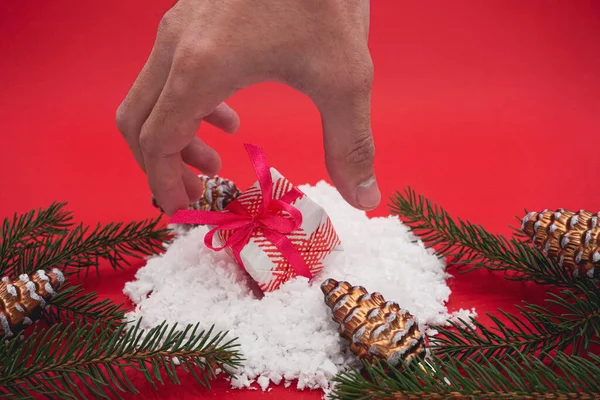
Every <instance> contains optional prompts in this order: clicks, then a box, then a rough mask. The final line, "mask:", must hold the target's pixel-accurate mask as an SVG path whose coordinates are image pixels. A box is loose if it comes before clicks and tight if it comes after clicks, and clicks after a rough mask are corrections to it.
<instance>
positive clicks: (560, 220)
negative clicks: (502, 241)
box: [521, 208, 600, 278]
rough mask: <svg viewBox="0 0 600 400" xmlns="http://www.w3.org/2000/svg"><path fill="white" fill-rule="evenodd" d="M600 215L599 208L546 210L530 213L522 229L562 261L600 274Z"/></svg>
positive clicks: (576, 270)
mask: <svg viewBox="0 0 600 400" xmlns="http://www.w3.org/2000/svg"><path fill="white" fill-rule="evenodd" d="M599 219H600V212H599V213H596V214H593V213H591V212H588V211H585V210H580V211H579V212H577V213H574V212H572V211H567V210H564V209H562V208H561V209H558V210H556V211H548V210H544V211H542V212H541V213H536V212H530V213H529V214H527V215H526V216H525V218H523V224H522V225H521V230H522V231H523V232H524V233H525V234H526V235H527V236H529V237H530V238H531V239H532V241H533V243H534V244H535V245H536V246H537V247H539V248H540V249H542V251H543V252H544V253H545V254H549V255H550V256H552V257H555V258H556V259H558V262H559V265H561V266H564V267H566V268H569V269H571V270H572V271H573V273H574V274H575V275H580V274H583V275H587V276H588V277H590V278H593V277H598V276H599V275H600V226H599Z"/></svg>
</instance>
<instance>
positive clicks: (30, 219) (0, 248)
mask: <svg viewBox="0 0 600 400" xmlns="http://www.w3.org/2000/svg"><path fill="white" fill-rule="evenodd" d="M65 205H66V203H52V204H51V205H50V206H49V207H47V208H40V209H38V210H37V212H36V210H31V211H29V212H27V213H25V214H21V215H18V214H16V213H15V215H14V216H13V218H12V220H11V219H9V218H8V217H6V218H4V221H3V223H2V226H1V227H0V238H1V241H0V275H4V274H6V272H7V270H8V269H9V268H10V267H11V266H12V265H13V264H14V263H15V262H16V259H17V257H18V255H19V254H20V253H21V251H22V250H23V248H24V247H35V246H39V245H41V239H45V238H48V237H51V236H53V235H58V234H64V233H65V232H66V231H67V230H68V229H69V228H70V227H71V226H72V225H73V223H72V220H73V215H72V214H71V213H70V212H68V211H65V210H64V207H65Z"/></svg>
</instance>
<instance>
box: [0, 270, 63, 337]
mask: <svg viewBox="0 0 600 400" xmlns="http://www.w3.org/2000/svg"><path fill="white" fill-rule="evenodd" d="M64 280H65V278H64V276H63V274H62V272H60V271H59V270H58V269H56V268H55V269H53V270H52V272H48V273H46V272H44V271H43V270H39V271H37V272H36V273H35V274H32V275H26V274H23V275H21V276H19V279H17V280H14V281H13V280H11V279H9V278H8V277H4V278H2V281H0V328H1V329H0V338H1V337H5V338H9V337H11V336H13V335H14V334H15V333H17V332H19V331H20V330H21V329H23V328H25V327H26V326H27V325H31V324H32V323H33V321H35V320H36V318H37V317H38V316H39V313H40V312H41V311H42V310H43V309H44V307H46V305H47V304H48V303H49V302H50V299H51V298H52V297H53V296H54V294H55V293H56V291H57V290H58V288H59V287H60V286H61V285H62V283H63V282H64Z"/></svg>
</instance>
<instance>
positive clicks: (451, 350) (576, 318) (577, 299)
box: [431, 284, 600, 360]
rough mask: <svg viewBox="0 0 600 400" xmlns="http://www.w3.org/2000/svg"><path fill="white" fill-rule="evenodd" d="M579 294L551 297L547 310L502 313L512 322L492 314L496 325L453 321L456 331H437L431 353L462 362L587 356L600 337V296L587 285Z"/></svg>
mask: <svg viewBox="0 0 600 400" xmlns="http://www.w3.org/2000/svg"><path fill="white" fill-rule="evenodd" d="M577 292H578V293H580V294H577V295H576V294H574V292H573V291H571V290H563V291H561V293H560V295H557V294H554V293H550V294H549V298H548V299H546V303H547V304H548V307H542V306H539V305H534V304H529V303H526V302H523V304H524V306H523V307H517V308H518V309H519V311H520V316H517V315H514V314H511V313H507V312H504V311H502V310H499V312H500V313H501V314H502V316H503V317H504V319H505V320H507V321H508V322H504V321H503V320H500V319H499V318H497V317H494V316H492V315H490V314H488V316H490V318H491V319H492V321H493V325H492V326H491V327H486V326H484V325H482V324H481V323H479V322H477V321H476V320H475V319H473V318H471V320H470V321H468V322H467V321H461V322H462V324H457V323H453V322H450V324H451V325H452V328H445V327H434V328H435V329H436V330H438V332H439V335H438V336H436V337H435V338H432V341H431V349H432V350H433V351H435V352H436V353H437V354H439V355H440V356H449V357H453V358H457V359H459V360H463V359H467V358H469V357H475V356H476V357H486V358H491V357H496V358H498V359H501V358H504V357H507V356H514V355H515V354H518V353H523V354H528V355H535V354H540V355H543V354H552V353H553V352H555V351H565V350H567V349H568V348H569V347H570V348H571V352H572V353H574V354H579V355H583V354H587V353H588V351H589V346H590V343H592V342H594V341H597V340H598V339H599V338H600V293H599V292H598V291H597V290H595V289H593V288H589V287H586V286H585V285H583V284H582V285H580V286H579V287H578V290H577Z"/></svg>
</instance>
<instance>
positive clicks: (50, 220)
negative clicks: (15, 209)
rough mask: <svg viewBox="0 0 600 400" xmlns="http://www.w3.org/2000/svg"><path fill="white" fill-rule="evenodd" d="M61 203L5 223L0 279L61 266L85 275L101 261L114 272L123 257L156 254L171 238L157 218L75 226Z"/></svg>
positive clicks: (0, 251) (7, 219)
mask: <svg viewBox="0 0 600 400" xmlns="http://www.w3.org/2000/svg"><path fill="white" fill-rule="evenodd" d="M64 206H65V203H53V204H52V205H51V206H50V207H48V208H46V209H40V210H38V211H37V213H36V212H34V211H31V212H29V213H27V214H23V215H21V216H18V215H15V216H14V217H13V218H12V220H10V219H9V218H5V219H4V223H3V224H2V232H1V233H2V235H1V237H2V243H1V244H0V275H11V276H18V275H20V274H31V273H33V272H34V271H36V270H39V269H49V268H59V269H61V270H62V271H64V272H65V273H66V274H67V275H68V274H73V273H80V272H82V271H83V272H84V273H86V274H87V273H88V272H89V270H90V267H93V268H96V272H97V273H98V270H97V268H98V265H99V263H100V261H101V260H107V261H108V262H109V264H110V265H111V267H112V268H115V269H116V268H119V267H121V266H123V265H126V264H127V263H128V261H127V257H134V256H135V257H140V256H147V255H151V254H155V253H157V252H160V251H161V250H162V249H163V246H164V243H165V242H168V241H169V240H170V235H169V233H168V231H167V230H166V229H158V224H159V219H156V220H146V221H141V222H131V223H128V224H123V223H110V224H107V225H105V226H101V225H97V226H96V227H95V228H91V227H89V226H85V225H83V224H79V225H75V224H74V223H73V222H72V220H73V215H72V214H71V213H70V212H68V211H65V210H64Z"/></svg>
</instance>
